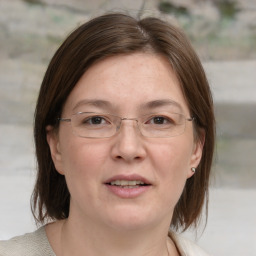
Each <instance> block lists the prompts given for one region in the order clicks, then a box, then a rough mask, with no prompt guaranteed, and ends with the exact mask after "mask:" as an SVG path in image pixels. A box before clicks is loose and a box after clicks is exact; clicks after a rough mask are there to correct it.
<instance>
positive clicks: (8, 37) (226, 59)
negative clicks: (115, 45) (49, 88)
mask: <svg viewBox="0 0 256 256" xmlns="http://www.w3.org/2000/svg"><path fill="white" fill-rule="evenodd" d="M112 11H122V12H128V13H130V14H132V15H134V16H141V17H144V16H148V15H154V16H157V17H161V18H162V19H165V20H168V21H170V22H171V23H173V24H176V25H178V26H181V27H182V28H183V29H184V30H185V32H186V34H187V35H188V37H189V38H190V40H191V42H192V44H193V46H194V48H195V49H196V51H197V53H198V55H199V56H200V58H201V60H202V62H203V65H204V67H205V70H206V73H207V75H208V78H209V82H210V85H211V88H212V91H213V96H214V101H215V110H216V118H217V145H216V154H215V161H214V165H213V175H212V180H211V189H210V204H209V217H208V224H207V227H206V229H205V230H204V232H203V233H202V234H201V233H200V232H198V235H197V236H196V235H195V234H194V233H193V232H192V231H188V232H186V233H185V234H184V235H185V236H188V237H189V238H190V239H193V240H196V241H197V243H198V244H199V245H200V246H202V247H203V248H204V249H205V250H206V251H208V252H209V253H210V254H211V255H213V256H214V255H215V256H227V255H232V256H241V255H248V256H256V1H255V0H208V1H207V0H146V1H145V0H93V1H89V0H11V1H10V0H0V239H8V238H10V237H12V236H15V235H20V234H23V233H25V232H30V231H33V230H34V229H35V228H36V227H35V225H34V222H33V219H32V215H31V213H30V202H29V200H30V195H31V192H32V188H33V183H34V177H35V158H34V147H33V134H32V124H33V112H34V107H35V103H36V99H37V94H38V90H39V87H40V84H41V80H42V78H43V75H44V72H45V70H46V67H47V65H48V63H49V61H50V59H51V57H52V55H53V53H54V52H55V50H56V49H57V47H58V46H59V45H60V44H61V42H62V41H63V39H64V38H65V37H66V36H67V35H68V34H69V33H70V32H71V31H72V30H73V29H74V28H76V27H77V26H79V25H80V24H82V23H84V22H85V21H87V20H88V19H90V18H92V17H94V16H97V15H99V14H102V13H105V12H112ZM202 230H203V227H202Z"/></svg>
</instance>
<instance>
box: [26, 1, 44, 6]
mask: <svg viewBox="0 0 256 256" xmlns="http://www.w3.org/2000/svg"><path fill="white" fill-rule="evenodd" d="M23 1H24V2H25V3H27V4H31V5H32V4H33V5H45V3H43V2H42V1H40V0H23Z"/></svg>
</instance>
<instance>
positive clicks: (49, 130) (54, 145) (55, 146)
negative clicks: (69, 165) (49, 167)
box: [46, 125, 64, 175]
mask: <svg viewBox="0 0 256 256" xmlns="http://www.w3.org/2000/svg"><path fill="white" fill-rule="evenodd" d="M46 139H47V142H48V145H49V148H50V151H51V156H52V161H53V163H54V165H55V168H56V170H57V171H58V172H59V173H60V174H62V175H64V172H63V169H62V157H61V151H60V144H59V138H58V134H57V132H56V130H55V129H54V128H53V127H52V126H51V125H48V126H47V127H46Z"/></svg>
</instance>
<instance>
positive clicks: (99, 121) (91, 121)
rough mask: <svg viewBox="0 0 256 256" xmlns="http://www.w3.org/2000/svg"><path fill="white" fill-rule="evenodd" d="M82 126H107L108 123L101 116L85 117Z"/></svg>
mask: <svg viewBox="0 0 256 256" xmlns="http://www.w3.org/2000/svg"><path fill="white" fill-rule="evenodd" d="M80 123H81V124H82V125H107V124H110V121H109V120H108V119H107V118H106V117H103V116H86V117H84V118H83V119H82V120H81V122H80Z"/></svg>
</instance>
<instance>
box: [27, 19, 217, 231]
mask: <svg viewBox="0 0 256 256" xmlns="http://www.w3.org/2000/svg"><path fill="white" fill-rule="evenodd" d="M141 51H146V52H153V53H157V54H162V55H164V56H165V57H166V58H167V59H168V60H169V62H170V63H171V65H172V67H173V69H174V71H175V72H176V75H177V77H178V79H179V80H180V86H181V89H182V91H183V94H184V97H185V99H186V101H187V104H188V107H189V109H190V114H191V116H193V117H195V118H196V122H195V125H194V130H195V134H196V135H197V139H201V140H203V136H201V135H202V132H201V131H202V130H204V132H205V143H204V148H203V155H202V159H201V162H200V164H199V166H198V168H197V171H196V173H195V175H193V176H192V177H191V178H190V179H188V180H187V182H186V185H185V188H184V191H183V193H182V195H181V197H180V199H179V201H178V203H177V205H176V207H175V210H174V214H173V219H172V223H171V226H172V227H173V228H175V229H178V228H180V227H181V228H183V230H185V229H187V228H188V227H189V226H191V224H195V225H196V224H197V223H198V220H199V219H200V216H201V212H202V208H203V204H204V202H206V210H207V203H208V185H209V175H210V170H211V164H212V158H213V151H214V141H215V121H214V113H213V102H212V96H211V92H210V88H209V85H208V82H207V79H206V76H205V73H204V70H203V68H202V65H201V63H200V61H199V59H198V57H197V55H196V53H195V52H194V50H193V49H192V47H191V45H190V43H189V42H188V40H187V38H186V36H185V35H184V34H183V32H181V30H180V29H178V28H176V27H174V26H172V25H170V24H167V23H166V22H164V21H162V20H160V19H157V18H153V17H149V18H144V19H142V20H136V19H134V18H133V17H130V16H128V15H124V14H107V15H103V16H100V17H97V18H94V19H92V20H90V21H89V22H87V23H85V24H83V25H81V26H80V27H79V28H77V29H76V30H75V31H74V32H73V33H71V34H70V35H69V36H68V37H67V39H66V40H65V41H64V42H63V44H62V45H61V46H60V48H59V49H58V50H57V52H56V53H55V55H54V56H53V58H52V60H51V62H50V64H49V66H48V69H47V71H46V74H45V76H44V79H43V82H42V85H41V89H40V93H39V97H38V101H37V106H36V110H35V123H34V137H35V146H36V156H37V162H38V174H37V180H36V184H35V188H34V192H33V197H32V201H31V202H32V211H33V214H34V217H35V219H36V220H37V221H38V222H41V223H44V222H45V221H47V220H49V219H50V220H56V219H57V220H59V219H64V218H67V217H68V215H69V203H70V194H69V191H68V188H67V185H66V181H65V177H64V176H62V175H60V174H59V173H58V172H57V171H56V169H55V167H54V164H53V161H52V158H51V153H50V150H49V146H48V144H47V140H46V126H47V125H52V126H54V127H55V128H56V129H57V128H58V122H57V121H56V120H57V118H58V117H59V116H61V112H62V108H63V105H64V103H65V101H66V99H67V97H68V95H69V94H70V92H71V91H72V89H73V88H74V87H75V85H76V83H77V82H78V80H79V79H80V78H81V76H82V75H83V74H84V73H85V72H86V70H87V69H88V68H89V67H90V66H91V65H92V64H93V63H95V62H96V61H100V60H102V59H104V58H106V57H109V56H114V55H120V54H130V53H133V52H141Z"/></svg>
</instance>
